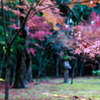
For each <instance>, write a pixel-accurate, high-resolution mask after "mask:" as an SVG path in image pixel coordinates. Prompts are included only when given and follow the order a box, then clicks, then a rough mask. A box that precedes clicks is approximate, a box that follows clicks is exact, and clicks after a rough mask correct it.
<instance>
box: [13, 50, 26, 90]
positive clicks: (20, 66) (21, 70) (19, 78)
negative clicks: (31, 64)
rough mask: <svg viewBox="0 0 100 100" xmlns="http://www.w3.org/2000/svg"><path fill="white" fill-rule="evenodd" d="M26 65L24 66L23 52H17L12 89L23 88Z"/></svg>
mask: <svg viewBox="0 0 100 100" xmlns="http://www.w3.org/2000/svg"><path fill="white" fill-rule="evenodd" d="M25 74H26V65H25V52H24V51H23V50H21V51H20V50H18V51H17V65H16V75H15V82H14V86H13V87H14V88H25V87H26V86H25V83H26V76H25Z"/></svg>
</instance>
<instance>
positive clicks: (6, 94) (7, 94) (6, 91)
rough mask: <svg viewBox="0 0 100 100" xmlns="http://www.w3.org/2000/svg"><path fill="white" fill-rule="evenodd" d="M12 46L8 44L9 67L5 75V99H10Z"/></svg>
mask: <svg viewBox="0 0 100 100" xmlns="http://www.w3.org/2000/svg"><path fill="white" fill-rule="evenodd" d="M10 55H11V54H10V46H7V68H6V77H5V100H8V99H9V76H10Z"/></svg>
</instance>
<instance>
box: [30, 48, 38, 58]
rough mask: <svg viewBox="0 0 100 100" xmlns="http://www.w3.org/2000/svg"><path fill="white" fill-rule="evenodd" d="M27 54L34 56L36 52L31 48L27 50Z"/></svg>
mask: <svg viewBox="0 0 100 100" xmlns="http://www.w3.org/2000/svg"><path fill="white" fill-rule="evenodd" d="M28 52H29V53H32V55H34V56H36V55H35V52H36V50H35V49H33V48H29V51H28Z"/></svg>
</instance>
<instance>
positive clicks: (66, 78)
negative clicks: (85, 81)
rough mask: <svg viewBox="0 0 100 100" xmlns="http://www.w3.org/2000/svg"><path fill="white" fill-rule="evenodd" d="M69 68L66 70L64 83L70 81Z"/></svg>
mask: <svg viewBox="0 0 100 100" xmlns="http://www.w3.org/2000/svg"><path fill="white" fill-rule="evenodd" d="M68 79H69V70H64V83H69V81H68Z"/></svg>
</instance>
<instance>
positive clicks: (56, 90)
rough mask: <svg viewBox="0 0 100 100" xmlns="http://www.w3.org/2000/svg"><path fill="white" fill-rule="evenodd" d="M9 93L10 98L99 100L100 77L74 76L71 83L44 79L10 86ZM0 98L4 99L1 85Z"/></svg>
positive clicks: (0, 99) (20, 99)
mask: <svg viewBox="0 0 100 100" xmlns="http://www.w3.org/2000/svg"><path fill="white" fill-rule="evenodd" d="M9 94H10V100H76V99H77V98H78V99H77V100H100V79H97V78H95V79H94V78H90V79H88V78H87V77H85V78H76V79H74V84H72V85H71V84H66V83H63V79H52V80H49V82H46V81H45V80H44V82H41V83H39V84H37V85H35V84H34V83H30V84H27V88H25V89H12V88H10V91H9ZM75 98H76V99H75ZM0 100H4V88H3V86H2V87H0Z"/></svg>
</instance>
